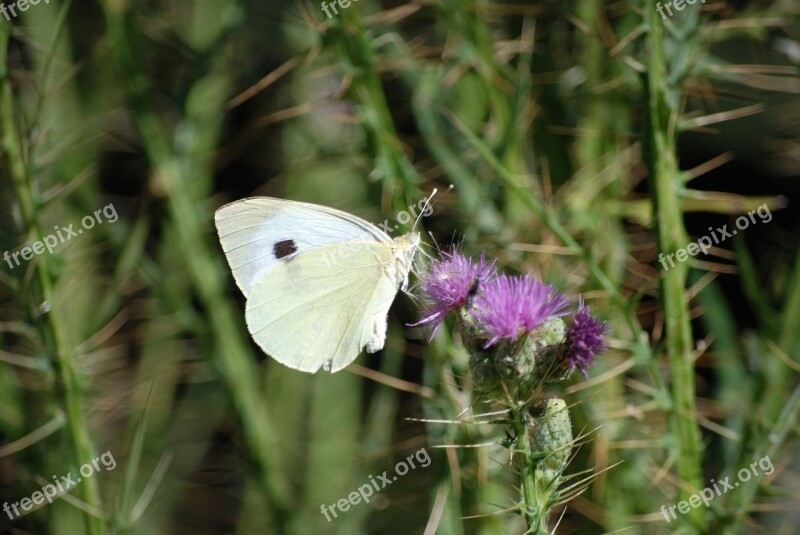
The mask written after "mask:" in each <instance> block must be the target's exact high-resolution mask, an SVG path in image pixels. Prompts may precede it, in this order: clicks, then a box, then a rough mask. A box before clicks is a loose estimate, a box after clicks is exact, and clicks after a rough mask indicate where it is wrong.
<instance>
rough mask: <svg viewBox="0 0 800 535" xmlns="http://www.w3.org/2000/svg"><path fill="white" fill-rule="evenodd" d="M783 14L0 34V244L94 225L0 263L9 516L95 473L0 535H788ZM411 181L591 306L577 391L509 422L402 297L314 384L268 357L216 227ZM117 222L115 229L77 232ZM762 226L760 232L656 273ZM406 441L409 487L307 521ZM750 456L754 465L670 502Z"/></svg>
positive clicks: (473, 246)
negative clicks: (360, 345)
mask: <svg viewBox="0 0 800 535" xmlns="http://www.w3.org/2000/svg"><path fill="white" fill-rule="evenodd" d="M7 4H8V3H6V5H7ZM797 27H798V12H797V7H796V5H795V4H793V3H792V2H790V1H777V2H771V3H769V2H768V3H764V2H744V3H742V2H740V3H738V4H737V5H736V6H733V5H727V4H722V3H719V2H717V3H711V2H708V3H701V2H696V3H694V4H691V5H690V4H687V5H686V9H684V10H681V11H677V10H676V11H675V14H674V16H672V17H670V18H668V19H667V20H663V19H662V17H661V16H660V15H659V14H658V13H657V11H656V8H655V5H654V3H652V2H632V1H629V0H625V1H623V2H619V3H613V4H610V3H604V2H601V1H599V0H574V1H569V2H560V3H559V2H539V3H532V4H531V3H519V4H499V3H492V2H484V1H482V0H481V1H479V0H432V1H429V2H428V1H426V2H412V3H407V4H391V5H390V4H381V3H378V2H376V1H375V0H360V1H358V2H355V1H353V2H352V4H351V5H350V7H348V8H347V9H339V15H336V16H334V17H331V18H328V17H327V16H326V15H324V13H323V12H322V10H321V9H320V7H319V6H318V5H317V4H314V3H299V4H291V3H285V2H284V3H281V2H268V3H266V4H265V3H255V2H236V1H234V0H225V1H214V2H186V1H172V2H143V3H141V2H131V1H129V0H103V1H101V2H98V3H96V4H80V5H79V4H77V3H73V2H70V1H68V0H67V1H64V2H49V3H48V2H39V3H38V4H35V5H34V4H29V7H28V9H27V10H25V11H24V12H22V11H19V12H18V16H17V17H15V18H13V20H9V21H6V20H5V17H0V144H1V145H2V152H1V154H0V192H2V193H1V194H0V230H2V232H0V249H3V250H4V251H8V252H9V253H13V252H19V251H20V250H21V249H22V248H23V247H25V246H30V245H31V244H34V243H35V242H46V240H47V238H48V236H51V235H53V234H54V233H57V231H58V230H59V229H62V228H64V227H67V226H68V225H70V224H72V225H74V227H75V229H80V228H84V229H85V230H84V231H83V232H82V233H81V234H80V235H79V236H76V237H74V238H71V239H69V240H68V241H60V242H59V243H58V245H57V246H56V247H55V248H54V250H53V251H52V252H48V251H45V252H43V253H41V254H35V255H32V256H31V257H30V258H28V259H24V257H23V259H22V261H21V262H19V263H18V264H16V265H15V264H14V263H13V262H14V260H13V259H12V260H11V261H9V260H6V258H5V257H4V258H3V259H2V260H0V263H2V268H3V269H2V270H0V493H1V494H2V496H0V502H9V503H14V502H18V501H20V500H21V499H22V498H25V497H28V496H31V495H32V494H33V493H34V492H35V491H37V490H39V489H41V488H42V487H43V486H44V485H46V484H48V483H49V482H50V481H51V479H52V476H53V475H55V476H61V475H66V474H68V473H70V472H71V473H73V474H76V473H78V471H79V469H80V467H81V466H83V465H85V464H86V463H90V462H91V461H92V459H96V458H97V457H98V456H99V455H100V454H102V452H106V451H109V452H112V453H113V454H114V457H115V459H116V461H117V463H118V466H119V468H116V469H114V470H101V471H98V472H97V473H95V474H94V475H93V476H92V477H87V478H84V480H83V481H82V482H81V484H80V485H78V486H76V487H75V488H74V489H71V491H70V493H69V495H67V496H61V497H59V498H58V499H56V500H55V501H54V503H53V504H47V503H45V504H43V505H42V506H41V507H39V506H37V507H36V509H35V510H34V511H30V512H26V514H25V515H24V516H22V517H20V518H13V519H12V518H9V516H8V515H7V514H6V513H5V512H0V528H3V531H8V530H9V529H16V530H20V531H26V532H31V533H51V534H54V535H60V534H70V535H72V534H74V533H89V534H93V535H99V534H104V533H109V534H110V533H130V534H133V533H147V534H158V533H183V532H192V533H196V532H199V533H234V532H235V533H281V534H283V533H288V534H305V533H343V534H344V533H346V534H353V533H356V534H358V533H381V534H394V533H397V534H407V533H423V532H424V533H426V534H432V533H436V534H438V535H473V534H475V535H494V534H498V535H500V534H508V533H524V532H525V531H526V529H533V530H538V531H531V532H534V533H548V532H554V531H555V532H562V531H563V532H564V533H579V534H599V533H609V532H615V531H618V530H619V531H623V530H624V531H623V532H625V533H631V534H639V533H641V534H648V535H649V534H660V533H675V532H678V533H685V534H705V533H713V534H718V533H719V534H725V535H733V534H740V533H746V532H750V531H753V528H749V527H748V525H756V524H761V525H762V526H764V529H765V531H766V532H769V533H779V532H788V531H786V530H787V529H789V530H791V527H787V526H789V525H790V523H791V522H792V520H791V517H790V516H788V515H786V514H785V513H784V512H783V511H784V510H787V509H788V510H791V509H792V508H793V507H796V505H797V504H796V489H794V488H793V485H794V478H793V477H792V473H793V472H794V471H795V470H796V469H797V466H796V465H795V463H794V461H792V458H793V457H794V453H795V448H796V446H795V445H794V444H793V439H794V438H795V435H796V424H797V415H798V411H800V386H798V381H797V371H798V370H800V366H798V364H800V362H798V355H800V328H798V327H800V252H799V251H800V248H798V243H797V238H796V236H797V228H798V224H800V222H798V220H797V214H796V210H795V211H793V212H792V211H791V209H790V210H781V209H782V208H785V207H786V206H787V202H791V201H794V202H796V200H797V191H798V190H797V187H796V185H795V183H794V182H792V181H790V178H791V177H794V178H796V177H797V176H798V175H800V166H798V165H797V158H796V146H797V143H798V139H800V129H799V128H798V124H800V120H798V116H797V112H796V109H797V97H796V94H797V82H798V77H797V67H796V65H793V64H792V61H795V62H796V61H797V60H796V58H795V59H792V58H793V56H792V54H791V47H790V46H789V45H787V44H786V43H789V44H791V43H794V45H795V46H797V39H798V35H797V31H796V28H797ZM776 43H784V44H783V45H781V46H778V45H777V44H776ZM781 47H782V48H781ZM787 47H788V48H787ZM781 50H784V51H786V50H789V52H781ZM795 54H796V52H795ZM734 158H737V159H738V160H737V162H736V165H734V164H732V163H729V161H730V160H731V159H734ZM743 165H748V166H751V167H749V168H748V169H752V170H747V171H740V170H739V169H738V167H741V166H743ZM737 166H738V167H737ZM739 173H743V174H745V175H747V176H745V177H744V179H742V175H741V174H739ZM750 175H754V176H750ZM778 175H783V176H782V180H783V181H782V182H778V180H777V179H775V177H776V176H778ZM718 177H722V179H723V180H720V179H719V178H718ZM795 182H796V181H795ZM450 185H452V186H453V188H452V190H451V191H447V190H448V187H449V186H450ZM433 188H438V190H439V194H438V197H436V198H435V204H434V212H433V215H432V216H430V217H426V218H423V220H422V222H421V223H420V226H424V227H425V228H426V229H427V230H429V231H431V233H432V236H433V237H434V238H435V239H436V240H437V242H438V243H439V245H441V246H442V247H445V246H446V245H447V244H448V243H449V242H450V241H455V242H460V243H461V247H462V249H463V250H464V252H465V253H466V254H469V255H473V254H477V253H480V252H482V251H483V252H486V254H487V258H489V259H495V258H496V259H497V263H498V267H499V268H500V269H501V270H503V271H507V272H517V273H534V274H535V275H536V276H538V277H540V278H542V279H543V280H545V281H547V282H550V283H553V284H554V285H555V286H556V287H558V288H559V289H560V290H562V291H563V292H564V293H565V294H568V295H577V294H582V295H583V296H584V298H585V299H586V300H587V302H589V303H590V304H591V306H592V309H593V310H594V311H596V312H597V314H598V316H600V317H602V319H603V320H605V321H607V322H608V323H609V325H610V327H611V331H610V333H611V334H610V347H611V349H610V351H609V352H608V353H606V354H605V355H604V356H603V357H602V358H601V359H599V360H598V361H597V362H596V363H595V364H594V365H593V366H592V367H591V368H590V373H589V376H590V377H589V379H585V378H583V377H582V376H581V375H580V374H572V376H570V377H569V379H568V381H566V382H564V383H561V382H556V383H553V384H540V383H539V382H537V381H533V382H532V383H531V384H529V385H528V386H526V388H525V392H516V393H515V395H514V396H513V397H514V399H513V401H514V403H507V404H506V405H505V406H503V407H502V412H498V407H497V405H496V403H491V402H490V401H489V400H487V399H486V396H485V394H486V393H487V392H494V393H495V394H500V393H508V392H507V389H504V387H503V379H499V378H498V377H497V373H498V368H497V366H498V362H497V358H496V355H495V354H489V353H485V354H484V353H481V352H480V351H478V350H477V348H470V341H469V339H468V338H469V337H468V336H462V333H461V332H460V331H459V330H458V329H454V328H453V326H452V325H451V324H448V325H446V326H445V327H443V328H442V329H440V330H439V333H437V336H436V337H435V338H434V339H433V340H432V341H430V342H429V343H428V342H427V341H426V340H425V339H424V337H423V336H422V335H421V334H420V333H419V332H417V331H416V330H415V329H411V328H407V327H404V325H406V324H408V323H411V322H414V321H415V320H416V319H417V318H418V316H417V311H415V310H414V307H413V306H412V305H413V302H412V300H410V299H408V298H407V297H404V296H402V295H401V296H399V297H398V298H397V300H396V303H395V305H394V307H393V312H392V315H391V316H390V321H389V323H390V327H389V334H388V337H387V347H386V348H385V350H384V351H383V352H382V353H381V354H380V355H379V356H366V357H360V358H359V360H358V361H357V363H356V364H355V365H354V366H352V367H351V368H349V369H348V370H346V371H342V372H340V373H338V374H336V375H333V376H331V375H327V374H319V375H317V376H306V375H304V374H301V373H299V372H295V371H293V370H289V369H287V368H284V367H282V366H280V365H279V364H277V363H276V362H274V361H271V360H270V359H268V358H266V357H264V356H263V355H262V354H261V353H260V351H258V348H257V346H255V344H254V343H253V342H252V341H251V340H250V337H249V336H248V334H247V331H246V328H245V324H244V313H243V299H242V298H241V295H240V293H239V292H238V290H237V289H236V287H235V285H234V283H233V281H232V278H231V276H230V273H229V271H228V269H227V266H226V264H225V260H224V257H223V255H222V251H221V249H220V247H219V244H218V243H217V240H216V237H215V235H214V228H213V221H212V220H213V212H214V210H215V208H217V207H219V206H221V205H222V204H224V203H225V202H228V201H231V200H235V199H238V198H242V197H245V196H249V195H270V196H279V197H288V198H293V199H298V200H305V201H310V202H317V203H322V204H326V205H330V206H335V207H337V208H340V209H344V210H348V211H350V212H353V213H355V214H358V215H360V216H362V217H364V218H366V219H368V220H370V221H372V222H374V223H376V224H379V223H381V222H383V221H384V220H385V219H387V218H389V219H390V220H392V221H397V218H396V217H395V216H396V214H397V213H399V212H400V211H402V210H406V209H407V207H409V206H411V205H416V203H417V202H418V201H419V200H420V199H422V198H423V197H427V196H428V195H429V194H430V192H431V191H432V190H433ZM109 205H111V206H113V207H114V209H115V213H117V214H118V219H117V220H115V221H114V222H111V220H110V219H106V220H105V221H101V218H100V216H97V224H96V225H95V224H93V225H94V226H93V227H92V228H91V229H88V228H85V226H83V227H82V221H83V220H84V218H85V217H89V216H92V217H94V216H93V214H95V213H96V211H97V210H98V209H102V208H103V207H106V206H109ZM761 205H766V206H767V207H769V209H770V210H771V213H773V214H774V215H775V218H774V221H772V222H770V223H768V224H767V223H766V222H764V223H759V224H753V225H751V226H750V227H749V228H748V229H747V230H746V231H740V232H739V233H738V234H737V235H736V236H734V237H732V238H731V239H730V240H729V241H727V242H723V243H720V244H715V247H714V249H713V250H712V254H713V255H715V256H711V255H709V256H707V257H706V256H702V255H697V256H693V257H691V258H690V259H689V260H688V261H686V262H679V263H678V264H677V265H676V266H675V267H674V268H671V269H665V268H664V267H662V264H661V263H660V261H659V255H660V254H665V255H668V254H670V253H675V252H676V250H678V249H682V248H686V247H687V246H688V244H689V243H690V242H692V241H693V240H696V239H698V238H700V237H701V236H703V235H705V234H707V233H708V231H706V230H705V228H706V227H707V226H709V225H712V224H713V225H716V226H721V225H723V224H728V225H729V227H730V228H734V222H735V221H736V220H737V219H736V218H737V217H739V216H741V215H743V214H744V215H746V214H747V213H748V212H749V211H752V210H754V209H755V208H756V207H759V206H761ZM789 206H791V205H790V204H789ZM101 214H102V212H101ZM698 221H700V223H698ZM408 226H410V225H405V224H404V225H402V226H401V228H400V229H398V231H397V232H402V230H403V228H406V227H408ZM51 229H53V230H51ZM429 241H430V242H431V247H429V248H428V249H427V251H428V253H429V254H431V255H434V254H436V251H435V245H434V244H433V240H429ZM18 258H19V257H18ZM412 294H413V288H412ZM554 343H556V342H554V341H551V344H554ZM470 349H473V350H474V351H470ZM506 349H508V348H506ZM541 349H542V348H540V347H536V348H527V349H526V348H523V349H522V350H523V351H525V350H527V351H528V352H529V353H530V355H532V357H531V360H530V361H529V362H528V364H529V366H528V367H527V368H526V370H525V371H526V373H529V374H530V372H531V370H532V369H534V368H535V367H536V366H538V365H539V364H541V363H542V362H548V361H547V358H554V355H553V354H552V353H550V354H548V353H546V352H544V353H542V354H539V353H538V352H539V351H540V350H541ZM517 350H520V348H511V349H509V351H517ZM548 355H549V357H548ZM501 364H502V363H501ZM512 371H515V372H518V371H519V370H512ZM538 373H539V375H541V369H540V370H539V372H538ZM529 390H530V392H529ZM534 390H535V392H534ZM553 396H556V397H555V398H554V397H553ZM548 399H550V401H546V400H548ZM494 401H496V400H494ZM505 401H508V400H505ZM517 402H519V403H517ZM565 407H569V412H567V410H566V408H565ZM537 411H538V412H537ZM587 430H592V431H587ZM506 432H507V433H508V435H506V436H504V433H506ZM422 446H426V447H427V451H429V452H431V456H432V463H431V465H430V466H429V467H426V468H422V467H418V468H416V469H414V470H412V471H411V472H409V473H408V474H407V475H405V476H403V477H402V478H399V479H398V481H397V482H394V483H392V486H391V487H388V488H386V489H385V490H382V491H381V492H380V493H377V494H376V495H375V497H374V499H373V500H372V501H371V502H370V503H368V504H367V503H362V504H359V505H356V506H352V507H351V508H350V509H349V510H348V511H346V512H343V513H341V514H340V516H339V517H338V518H336V519H334V520H333V521H330V522H329V521H327V520H326V519H325V517H324V516H323V515H322V514H321V513H320V506H321V505H325V504H332V503H335V502H337V501H338V500H341V499H346V498H347V496H348V494H349V493H351V492H353V491H354V490H355V489H357V488H358V486H359V485H361V484H363V483H364V482H365V481H368V480H369V479H368V478H369V476H370V475H377V474H381V473H383V471H384V470H388V471H389V473H391V472H392V470H393V469H394V466H395V465H396V463H397V462H398V461H401V460H403V459H404V458H407V456H408V455H409V453H411V452H413V451H415V450H418V449H419V448H420V447H422ZM504 446H505V447H504ZM434 447H435V448H434ZM764 456H769V457H770V458H771V459H772V461H773V462H774V464H775V466H776V467H778V468H777V469H776V471H775V473H774V474H772V475H769V476H766V477H764V478H754V479H753V480H751V481H749V482H747V483H746V484H742V485H741V486H740V487H739V488H736V489H735V490H732V491H730V492H727V493H726V494H724V495H722V496H720V497H717V498H716V499H715V500H714V501H713V502H712V503H711V505H710V506H709V507H708V508H706V507H705V506H701V507H698V508H692V509H691V510H690V512H689V513H688V514H685V515H679V516H678V517H677V518H676V519H675V520H672V521H671V522H670V523H667V522H666V521H665V520H664V517H663V516H662V513H660V512H659V509H660V508H661V506H662V505H666V506H667V507H669V506H671V505H674V504H677V503H679V502H680V501H682V500H685V499H688V498H689V497H690V496H691V495H693V494H696V493H697V492H698V491H700V490H701V489H703V488H704V487H707V486H709V481H710V479H711V478H714V479H716V480H721V479H724V478H725V477H728V476H730V477H731V478H732V479H735V478H736V474H737V473H738V471H739V470H740V469H742V468H746V467H748V466H750V465H751V463H753V462H754V461H756V460H758V459H760V458H762V457H764ZM622 461H624V462H622ZM520 496H522V499H520ZM531 504H536V506H535V507H531ZM520 513H521V514H520ZM556 524H558V528H556ZM781 529H782V530H784V531H780V530H781ZM753 532H754V531H753Z"/></svg>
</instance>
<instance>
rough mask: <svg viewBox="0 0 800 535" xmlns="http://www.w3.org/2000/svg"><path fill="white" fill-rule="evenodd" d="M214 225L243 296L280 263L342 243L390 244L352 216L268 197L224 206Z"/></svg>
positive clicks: (377, 232)
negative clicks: (369, 242) (315, 249)
mask: <svg viewBox="0 0 800 535" xmlns="http://www.w3.org/2000/svg"><path fill="white" fill-rule="evenodd" d="M214 222H215V224H216V226H217V233H218V234H219V239H220V242H221V243H222V250H223V251H224V252H225V256H226V258H227V259H228V264H230V266H231V271H232V272H233V278H234V279H235V280H236V284H237V285H238V286H239V288H240V289H241V290H242V293H244V295H245V297H249V296H250V293H251V292H252V290H253V287H254V285H255V284H256V283H257V282H258V281H259V280H261V279H262V278H263V275H264V274H265V273H266V272H268V271H269V270H270V269H272V268H273V267H275V266H276V265H278V264H279V263H280V261H281V260H284V262H285V261H286V260H291V259H292V258H293V257H295V256H297V255H300V254H303V253H305V252H307V251H310V250H312V249H314V248H318V247H325V246H329V245H332V244H337V243H343V242H350V241H374V242H378V243H382V244H391V243H392V240H391V238H389V236H387V235H386V233H384V232H383V231H381V230H380V229H379V228H378V227H376V226H375V225H372V224H371V223H368V222H366V221H364V220H363V219H361V218H359V217H356V216H354V215H351V214H348V213H346V212H342V211H340V210H335V209H333V208H328V207H327V206H320V205H316V204H309V203H304V202H298V201H288V200H285V199H275V198H272V197H250V198H247V199H242V200H239V201H236V202H232V203H230V204H226V205H225V206H223V207H222V208H220V209H219V210H217V211H216V213H215V214H214Z"/></svg>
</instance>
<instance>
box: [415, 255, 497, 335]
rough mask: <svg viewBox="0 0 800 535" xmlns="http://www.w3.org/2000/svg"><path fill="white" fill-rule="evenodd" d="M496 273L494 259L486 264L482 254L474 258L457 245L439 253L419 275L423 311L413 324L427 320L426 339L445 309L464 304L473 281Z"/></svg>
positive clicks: (484, 278) (468, 296) (437, 324)
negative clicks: (478, 257) (462, 252)
mask: <svg viewBox="0 0 800 535" xmlns="http://www.w3.org/2000/svg"><path fill="white" fill-rule="evenodd" d="M495 274H496V270H495V267H494V262H492V263H490V264H487V263H486V259H485V258H484V256H483V255H481V257H480V260H478V262H474V261H473V260H472V259H471V258H468V257H466V256H464V255H462V254H459V253H458V251H457V250H456V249H453V250H452V251H451V252H444V253H442V257H441V258H440V259H437V260H434V261H433V262H432V263H431V265H430V266H429V267H428V269H427V270H426V272H425V274H424V275H423V276H422V278H421V281H420V293H421V294H422V295H421V297H422V301H423V303H424V305H423V313H422V318H421V319H420V320H419V322H417V323H413V324H412V325H422V324H427V325H425V328H426V329H429V330H430V335H429V337H428V339H429V340H430V339H432V338H433V335H434V334H436V330H437V329H438V328H439V327H440V326H441V325H442V322H443V321H444V317H445V316H446V315H447V313H448V312H450V311H453V310H458V309H459V308H461V307H463V306H465V305H466V304H467V301H468V300H469V298H470V297H471V296H472V294H473V293H474V291H475V285H476V284H477V283H478V282H479V281H484V280H488V279H490V278H492V277H494V276H495Z"/></svg>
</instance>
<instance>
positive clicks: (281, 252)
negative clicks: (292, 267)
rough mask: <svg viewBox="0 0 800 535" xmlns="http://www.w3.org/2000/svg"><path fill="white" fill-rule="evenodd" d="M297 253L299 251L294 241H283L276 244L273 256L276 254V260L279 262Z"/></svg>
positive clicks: (273, 248) (273, 247)
mask: <svg viewBox="0 0 800 535" xmlns="http://www.w3.org/2000/svg"><path fill="white" fill-rule="evenodd" d="M295 251H297V245H295V243H294V240H281V241H279V242H275V245H273V246H272V254H274V255H275V258H277V259H278V260H280V259H281V258H283V257H285V256H289V255H290V254H292V253H293V252H295Z"/></svg>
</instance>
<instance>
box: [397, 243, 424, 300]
mask: <svg viewBox="0 0 800 535" xmlns="http://www.w3.org/2000/svg"><path fill="white" fill-rule="evenodd" d="M393 241H394V265H395V267H396V270H397V271H396V277H397V284H398V285H399V286H400V288H401V289H403V290H405V289H406V288H408V274H409V272H411V268H412V266H413V264H414V255H415V254H416V253H417V249H419V244H420V235H419V233H418V232H410V233H408V234H406V235H404V236H398V237H397V238H395V239H394V240H393Z"/></svg>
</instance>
